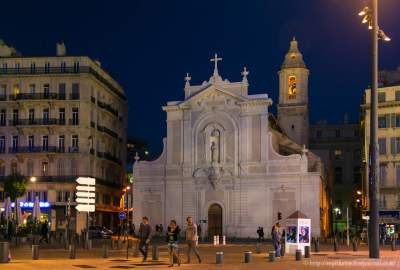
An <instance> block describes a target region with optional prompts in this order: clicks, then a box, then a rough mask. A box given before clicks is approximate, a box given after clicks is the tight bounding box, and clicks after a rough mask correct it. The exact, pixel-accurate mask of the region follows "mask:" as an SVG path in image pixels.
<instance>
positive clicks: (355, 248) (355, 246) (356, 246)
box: [353, 238, 358, 251]
mask: <svg viewBox="0 0 400 270" xmlns="http://www.w3.org/2000/svg"><path fill="white" fill-rule="evenodd" d="M357 250H358V245H357V240H356V239H355V238H354V239H353V251H357Z"/></svg>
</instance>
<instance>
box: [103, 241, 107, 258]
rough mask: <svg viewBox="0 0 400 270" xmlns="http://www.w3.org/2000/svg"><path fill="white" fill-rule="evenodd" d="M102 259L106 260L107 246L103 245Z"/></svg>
mask: <svg viewBox="0 0 400 270" xmlns="http://www.w3.org/2000/svg"><path fill="white" fill-rule="evenodd" d="M103 258H108V245H107V244H106V243H103Z"/></svg>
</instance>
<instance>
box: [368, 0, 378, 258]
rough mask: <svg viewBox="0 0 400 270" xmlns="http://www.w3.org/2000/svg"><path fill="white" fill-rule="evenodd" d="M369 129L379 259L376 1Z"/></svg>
mask: <svg viewBox="0 0 400 270" xmlns="http://www.w3.org/2000/svg"><path fill="white" fill-rule="evenodd" d="M371 15H372V16H371V17H372V18H371V19H372V22H371V26H372V29H371V30H372V31H371V58H372V59H371V115H370V117H371V120H370V121H371V127H370V134H371V135H370V144H369V145H370V146H369V148H370V155H371V161H370V162H371V164H370V172H369V175H370V177H369V215H370V226H369V230H370V231H369V241H370V245H369V257H370V258H379V205H378V197H379V189H378V183H379V178H378V159H377V152H378V151H377V150H378V136H377V131H378V130H377V129H378V125H377V123H378V113H377V111H378V103H377V101H378V32H379V29H378V0H372V13H371Z"/></svg>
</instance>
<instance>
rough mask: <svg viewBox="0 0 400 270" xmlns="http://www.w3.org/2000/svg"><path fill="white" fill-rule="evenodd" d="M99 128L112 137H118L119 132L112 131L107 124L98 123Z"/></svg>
mask: <svg viewBox="0 0 400 270" xmlns="http://www.w3.org/2000/svg"><path fill="white" fill-rule="evenodd" d="M97 130H98V131H101V132H104V133H106V134H108V135H110V136H111V137H114V138H116V139H118V134H117V133H115V132H114V131H112V130H111V129H109V128H106V127H105V126H101V125H99V124H97Z"/></svg>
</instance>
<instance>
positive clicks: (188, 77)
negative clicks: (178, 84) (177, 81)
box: [184, 73, 192, 88]
mask: <svg viewBox="0 0 400 270" xmlns="http://www.w3.org/2000/svg"><path fill="white" fill-rule="evenodd" d="M191 79H192V77H191V76H190V74H189V73H186V76H185V78H184V80H185V82H186V83H185V88H186V87H189V86H190V80H191Z"/></svg>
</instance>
